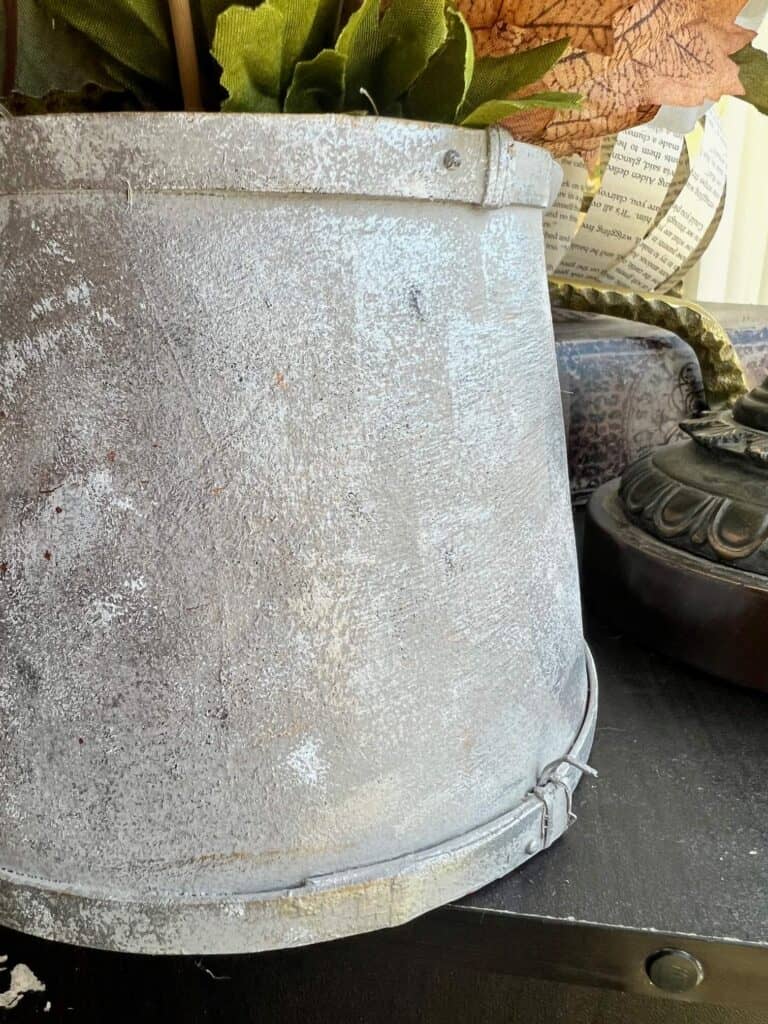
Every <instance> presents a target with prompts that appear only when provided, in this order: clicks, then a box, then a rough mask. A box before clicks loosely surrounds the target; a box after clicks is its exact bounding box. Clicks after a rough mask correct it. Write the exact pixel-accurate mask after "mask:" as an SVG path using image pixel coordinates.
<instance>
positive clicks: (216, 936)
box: [0, 645, 597, 955]
mask: <svg viewBox="0 0 768 1024" xmlns="http://www.w3.org/2000/svg"><path fill="white" fill-rule="evenodd" d="M585 647H586V645H585ZM586 661H587V680H588V689H587V703H586V709H585V714H584V719H583V721H582V724H581V727H580V729H579V731H578V733H577V735H576V737H575V739H574V741H573V744H572V745H571V748H570V749H569V750H568V751H567V752H566V753H565V754H564V755H563V757H562V758H561V759H560V760H559V761H557V762H554V765H556V767H553V766H548V769H547V775H546V778H544V779H542V780H541V782H540V784H539V785H537V786H535V787H534V788H533V789H532V790H531V792H530V793H529V794H528V796H527V797H526V798H525V799H524V800H523V801H522V802H521V803H520V804H518V806H517V807H515V808H514V809H513V810H511V811H508V812H506V813H505V814H503V815H501V816H500V817H498V818H495V819H494V820H492V821H490V822H486V823H485V824H483V825H481V826H479V827H477V828H474V829H472V830H470V831H468V832H465V833H464V834H463V835H460V836H457V837H455V838H453V839H450V840H447V841H445V842H443V843H440V844H439V845H437V846H433V847H430V848H428V849H426V850H422V851H419V852H417V853H411V854H406V855H405V856H402V857H398V858H395V859H393V860H389V861H383V862H379V863H376V864H371V865H367V866H365V867H361V868H351V869H349V870H347V871H341V872H337V873H334V874H330V875H321V876H316V877H313V878H309V879H307V880H306V882H305V883H304V884H303V885H302V886H300V887H294V888H288V889H279V890H272V891H267V892H257V893H244V894H233V895H229V896H222V895H211V896H205V895H198V896H190V895H185V894H178V895H176V894H171V893H169V894H167V895H157V896H147V897H140V898H135V899H129V898H119V897H117V898H116V897H108V896H104V895H96V894H93V893H88V892H84V891H81V890H73V889H72V888H71V887H67V886H66V885H63V884H56V883H52V882H48V881H46V880H43V879H36V878H30V877H27V876H22V875H19V874H17V873H16V872H12V871H9V870H7V869H3V868H0V923H2V924H3V925H5V926H6V927H9V928H15V929H16V930H18V931H22V932H26V933H28V934H31V935H35V936H38V937H39V938H44V939H50V940H54V941H58V942H67V943H72V944H75V945H81V946H89V947H92V948H96V949H107V950H114V951H120V952H124V953H143V954H147V953H149V954H196V955H200V954H207V955H214V954H235V953H256V952H261V951H265V950H269V949H279V948H286V947H290V946H301V945H307V944H309V943H313V942H323V941H328V940H331V939H337V938H342V937H344V936H349V935H354V934H360V933H363V932H368V931H373V930H376V929H379V928H385V927H392V926H395V925H398V924H404V923H405V922H407V921H409V920H411V919H413V918H414V917H418V916H419V915H420V914H424V913H426V912H427V911H429V910H433V909H434V908H436V907H438V906H442V905H444V904H446V903H450V902H451V901H452V900H455V899H458V898H460V897H461V896H463V895H465V894H466V893H468V892H473V891H475V890H477V889H479V888H481V887H482V886H484V885H488V884H489V883H490V882H492V881H494V880H496V879H498V878H500V877H502V876H503V875H506V874H508V873H509V872H510V871H512V870H513V869H515V868H517V867H519V866H520V865H521V864H523V863H524V862H525V861H526V860H528V859H530V858H531V857H532V856H534V855H535V854H536V853H538V852H539V851H540V850H543V849H546V848H547V847H548V846H550V845H551V844H552V843H553V842H554V841H555V840H556V839H558V838H559V837H560V836H561V835H562V834H563V833H564V832H565V831H566V829H567V828H568V826H569V825H570V823H571V821H572V820H574V816H573V815H572V813H571V798H572V795H573V792H574V791H575V789H576V786H577V785H578V783H579V781H580V779H581V776H582V774H583V773H582V770H581V768H580V767H578V765H582V764H584V763H585V762H586V760H587V758H588V757H589V754H590V751H591V749H592V742H593V740H594V735H595V724H596V719H597V675H596V671H595V665H594V662H593V660H592V656H591V654H590V651H589V648H588V647H586Z"/></svg>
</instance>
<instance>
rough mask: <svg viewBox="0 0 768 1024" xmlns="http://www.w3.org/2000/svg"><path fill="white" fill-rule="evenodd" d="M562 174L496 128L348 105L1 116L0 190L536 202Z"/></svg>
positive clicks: (550, 195)
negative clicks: (340, 110)
mask: <svg viewBox="0 0 768 1024" xmlns="http://www.w3.org/2000/svg"><path fill="white" fill-rule="evenodd" d="M318 150H322V154H323V158H322V159H318V158H317V153H318ZM72 154H77V158H76V159H74V158H73V157H72ZM329 154H332V156H329ZM278 156H279V158H278ZM561 177H562V176H561V172H560V169H559V167H558V165H557V164H556V163H555V162H554V160H553V159H552V158H551V157H550V155H549V154H548V153H547V152H546V151H545V150H543V149H540V148H539V147H537V146H530V145H527V144H526V143H522V142H516V141H515V140H514V139H513V138H512V136H511V135H510V134H509V133H508V132H507V131H505V130H504V129H502V128H498V127H493V128H489V129H487V130H486V131H478V130H477V129H470V128H460V127H456V126H453V125H444V124H432V123H429V122H424V121H408V120H402V119H398V118H389V117H359V116H352V115H349V114H314V115H313V114H279V115H276V114H218V113H197V114H193V113H178V112H167V113H131V112H127V113H122V112H121V113H109V114H107V113H105V114H43V115H36V116H30V117H16V118H10V119H5V120H1V121H0V197H2V196H4V195H5V196H7V195H27V196H28V194H29V193H34V192H38V193H39V192H68V191H76V192H83V191H93V190H96V191H112V192H118V193H122V194H124V195H126V197H127V198H131V197H132V196H134V195H136V194H139V193H142V192H155V193H157V192H160V193H172V194H184V193H194V194H198V195H199V194H201V193H202V194H216V193H226V194H230V193H252V194H253V193H264V194H291V195H296V194H302V193H304V194H312V195H338V196H356V197H366V198H369V199H415V200H419V199H421V200H430V201H437V202H451V203H464V204H469V205H472V206H480V207H490V208H498V207H503V206H531V207H538V208H544V207H547V206H549V205H550V203H551V202H552V201H553V199H554V195H555V194H556V192H557V189H558V188H559V184H560V181H561Z"/></svg>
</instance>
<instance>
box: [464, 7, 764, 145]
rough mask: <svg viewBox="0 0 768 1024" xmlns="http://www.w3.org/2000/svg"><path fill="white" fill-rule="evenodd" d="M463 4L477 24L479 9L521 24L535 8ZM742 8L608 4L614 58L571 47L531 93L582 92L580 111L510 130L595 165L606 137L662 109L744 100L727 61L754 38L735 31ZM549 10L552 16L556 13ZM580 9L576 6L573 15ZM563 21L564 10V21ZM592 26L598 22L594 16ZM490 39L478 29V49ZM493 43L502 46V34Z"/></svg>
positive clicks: (524, 121) (513, 122) (517, 122)
mask: <svg viewBox="0 0 768 1024" xmlns="http://www.w3.org/2000/svg"><path fill="white" fill-rule="evenodd" d="M465 3H466V5H467V6H472V7H474V8H475V10H474V11H470V13H471V14H473V17H474V18H475V23H476V24H477V23H478V22H477V17H478V15H479V9H480V8H481V7H482V8H484V9H490V7H492V6H495V7H497V8H498V9H499V10H502V9H503V10H504V11H505V16H507V17H509V18H510V20H511V21H513V20H514V18H515V17H516V18H517V20H518V21H519V20H522V19H521V16H520V15H515V11H516V10H517V9H519V10H522V11H524V12H529V11H530V6H531V0H525V2H524V3H523V2H519V3H517V2H515V0H502V2H501V3H499V2H498V0H497V2H496V3H495V4H491V3H480V2H477V3H475V4H474V5H472V4H470V3H469V0H465ZM563 3H564V6H565V4H567V3H568V0H563ZM742 6H743V0H638V2H636V3H633V4H632V5H631V6H630V7H628V8H626V7H625V8H624V9H618V10H617V9H616V7H615V0H607V7H606V10H611V11H613V14H612V15H611V18H612V20H611V26H612V37H611V38H612V49H611V51H610V52H602V53H601V52H595V51H594V50H589V49H588V48H587V46H586V45H583V44H582V45H581V46H577V47H574V48H573V49H572V50H571V52H570V53H568V54H566V56H565V57H563V58H562V59H561V60H560V61H559V63H558V64H556V65H555V67H554V68H553V69H552V70H551V71H550V72H549V73H548V74H547V75H545V76H544V78H542V79H541V81H540V82H537V83H536V85H535V86H532V87H531V89H530V91H531V92H539V91H542V90H546V91H564V92H578V93H580V94H581V95H582V96H583V97H584V103H583V105H582V107H581V108H579V109H578V110H558V111H554V110H531V111H527V112H524V113H521V114H517V115H515V116H513V117H510V118H507V119H506V120H505V121H504V124H505V126H506V127H507V128H509V129H510V131H511V132H512V133H513V134H514V135H515V137H516V138H519V139H521V140H523V141H528V142H534V143H537V144H540V145H544V146H546V147H547V148H548V149H549V150H550V152H552V153H553V154H554V155H555V156H566V155H568V154H570V153H581V154H582V155H584V156H585V157H586V158H587V159H590V158H592V157H594V156H595V154H596V153H597V151H598V149H599V146H600V139H601V138H602V136H604V135H608V134H613V133H614V132H618V131H622V130H623V129H625V128H631V127H633V126H635V125H638V124H643V123H644V122H646V121H650V120H651V119H652V118H653V117H654V115H655V114H656V112H657V110H658V108H659V107H660V106H661V105H662V104H674V105H677V106H697V105H698V104H700V103H702V102H704V101H705V100H717V99H719V98H720V97H721V96H723V95H727V94H730V95H735V96H739V95H741V94H742V92H743V89H742V86H741V83H740V81H739V74H738V68H737V66H736V65H735V64H734V62H733V61H732V60H730V57H729V55H730V54H731V53H735V52H736V50H739V49H740V48H741V47H742V46H744V45H745V44H746V43H747V42H748V41H749V40H750V39H751V38H752V37H753V35H754V33H753V32H751V31H749V30H747V29H743V28H740V27H738V26H737V25H735V24H734V19H735V17H736V15H737V14H738V13H739V11H740V10H741V8H742ZM547 9H548V10H549V11H550V13H551V11H552V8H551V7H550V8H547ZM579 9H580V3H579V2H578V0H574V3H573V10H574V13H575V12H578V11H579ZM565 15H566V11H565V10H564V9H561V10H560V17H561V18H562V19H563V21H565ZM526 16H527V14H526ZM606 17H607V16H606ZM594 20H595V22H598V21H601V19H600V18H599V17H598V16H597V15H595V18H594ZM486 21H487V16H486ZM511 21H510V22H505V23H504V24H505V26H508V25H509V24H510V23H511ZM604 21H605V19H602V22H604ZM602 22H601V23H602ZM495 24H498V23H495ZM493 28H494V26H493V25H492V26H490V30H493ZM487 31H489V27H488V26H487V25H484V26H483V27H482V28H476V29H475V40H476V46H477V47H478V48H481V47H483V46H485V45H487V38H488V37H487V36H486V35H482V34H481V33H485V32H487ZM505 31H507V29H506V28H505ZM562 34H563V35H565V34H566V33H565V32H564V33H562ZM495 38H496V39H501V34H500V33H499V32H497V35H496V37H495ZM571 38H572V39H575V38H577V37H576V36H575V35H574V36H572V37H571ZM580 38H581V37H580ZM595 38H596V37H592V41H593V42H594V39H595ZM604 38H607V36H606V37H604ZM514 49H515V47H514V46H510V47H509V50H504V49H503V48H502V49H498V50H496V51H494V52H496V53H499V54H501V53H503V52H510V51H511V50H514Z"/></svg>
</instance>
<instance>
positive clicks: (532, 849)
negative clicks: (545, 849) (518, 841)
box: [525, 839, 539, 853]
mask: <svg viewBox="0 0 768 1024" xmlns="http://www.w3.org/2000/svg"><path fill="white" fill-rule="evenodd" d="M538 848H539V843H538V840H537V839H531V840H529V842H528V844H527V846H526V847H525V852H526V853H536V851H537V850H538Z"/></svg>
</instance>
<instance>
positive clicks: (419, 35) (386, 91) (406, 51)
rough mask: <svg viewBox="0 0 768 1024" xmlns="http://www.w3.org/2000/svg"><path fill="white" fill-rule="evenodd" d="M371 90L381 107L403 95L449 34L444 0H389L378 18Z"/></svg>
mask: <svg viewBox="0 0 768 1024" xmlns="http://www.w3.org/2000/svg"><path fill="white" fill-rule="evenodd" d="M380 33H381V36H382V37H383V45H382V51H381V56H380V58H379V60H378V61H377V64H376V68H375V80H374V81H373V88H372V89H371V92H372V94H373V96H374V98H375V99H376V101H377V102H378V104H379V106H380V107H381V108H382V109H383V108H386V107H388V106H389V105H390V104H391V103H394V102H395V101H396V100H397V99H398V98H399V97H401V96H403V95H404V94H405V93H406V92H407V91H408V90H409V89H410V88H411V86H412V85H413V83H414V82H415V81H416V79H417V78H418V77H419V75H420V74H422V72H423V71H424V70H425V68H426V67H427V65H428V64H429V61H430V59H431V58H432V56H433V55H434V54H435V53H437V51H438V50H439V49H440V47H441V46H442V45H443V43H445V41H446V38H447V36H448V26H447V24H446V7H445V0H419V2H418V3H414V0H392V2H391V3H390V5H389V7H387V9H386V11H385V12H384V16H383V18H382V19H381V26H380Z"/></svg>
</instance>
